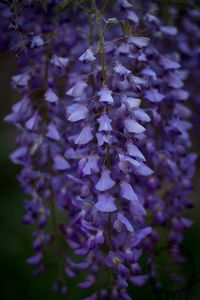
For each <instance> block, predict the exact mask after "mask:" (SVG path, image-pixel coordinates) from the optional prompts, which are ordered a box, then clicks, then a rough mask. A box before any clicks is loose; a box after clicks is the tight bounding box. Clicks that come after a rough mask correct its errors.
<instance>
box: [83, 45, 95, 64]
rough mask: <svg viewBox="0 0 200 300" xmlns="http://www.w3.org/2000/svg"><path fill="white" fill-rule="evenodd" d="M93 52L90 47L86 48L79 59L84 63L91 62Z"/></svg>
mask: <svg viewBox="0 0 200 300" xmlns="http://www.w3.org/2000/svg"><path fill="white" fill-rule="evenodd" d="M95 59H96V58H95V56H94V53H93V52H92V50H91V49H90V48H88V49H87V50H86V51H85V52H84V53H83V54H82V55H81V56H80V57H79V60H80V61H82V62H85V63H92V62H93V61H95Z"/></svg>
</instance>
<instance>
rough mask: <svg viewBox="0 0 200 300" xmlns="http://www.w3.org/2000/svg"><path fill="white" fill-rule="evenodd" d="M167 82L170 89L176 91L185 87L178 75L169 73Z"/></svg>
mask: <svg viewBox="0 0 200 300" xmlns="http://www.w3.org/2000/svg"><path fill="white" fill-rule="evenodd" d="M166 82H167V85H168V86H169V87H172V88H174V89H180V88H181V87H182V86H183V82H182V81H181V79H180V78H179V75H178V74H177V73H172V72H170V73H168V74H167V76H166Z"/></svg>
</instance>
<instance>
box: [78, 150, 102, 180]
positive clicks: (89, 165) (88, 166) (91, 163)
mask: <svg viewBox="0 0 200 300" xmlns="http://www.w3.org/2000/svg"><path fill="white" fill-rule="evenodd" d="M98 161H99V156H98V155H96V154H93V155H92V154H91V155H89V156H88V157H87V162H86V163H85V165H84V167H83V168H82V172H83V174H84V175H91V174H92V173H98V172H99V171H100V170H99V165H98Z"/></svg>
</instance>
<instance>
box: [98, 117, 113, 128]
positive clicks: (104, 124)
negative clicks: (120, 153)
mask: <svg viewBox="0 0 200 300" xmlns="http://www.w3.org/2000/svg"><path fill="white" fill-rule="evenodd" d="M97 121H98V123H99V131H112V126H111V125H110V124H111V122H112V119H110V118H109V117H108V116H107V114H105V113H104V114H103V115H102V116H101V117H100V118H99V119H97Z"/></svg>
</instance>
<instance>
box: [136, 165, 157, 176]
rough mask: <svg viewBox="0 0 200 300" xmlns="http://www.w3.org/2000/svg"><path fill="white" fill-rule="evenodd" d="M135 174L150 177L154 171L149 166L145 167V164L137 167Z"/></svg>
mask: <svg viewBox="0 0 200 300" xmlns="http://www.w3.org/2000/svg"><path fill="white" fill-rule="evenodd" d="M134 170H135V172H136V173H137V174H139V175H142V176H150V175H152V174H153V170H152V169H150V168H149V167H148V166H147V165H145V164H144V163H142V162H141V163H140V165H139V166H138V167H135V169H134Z"/></svg>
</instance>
